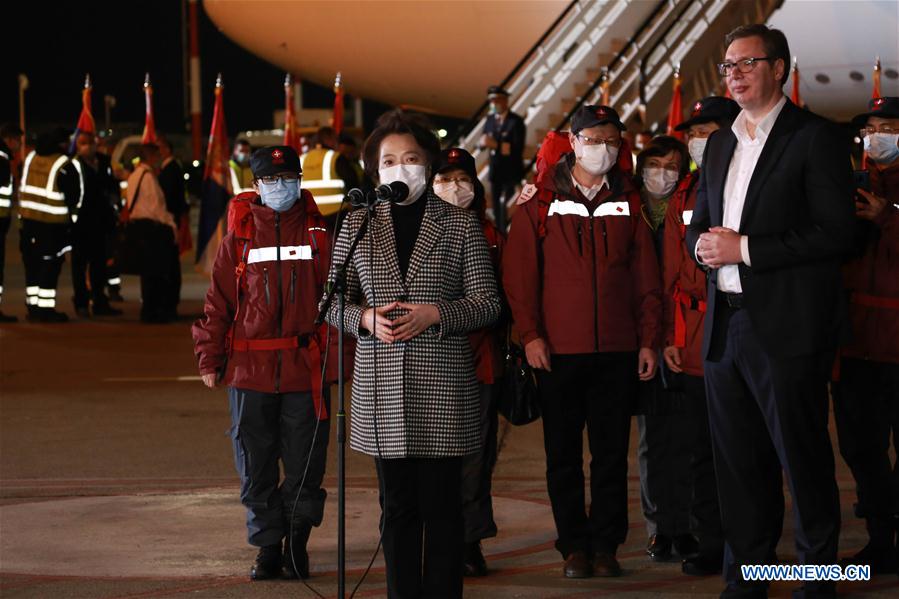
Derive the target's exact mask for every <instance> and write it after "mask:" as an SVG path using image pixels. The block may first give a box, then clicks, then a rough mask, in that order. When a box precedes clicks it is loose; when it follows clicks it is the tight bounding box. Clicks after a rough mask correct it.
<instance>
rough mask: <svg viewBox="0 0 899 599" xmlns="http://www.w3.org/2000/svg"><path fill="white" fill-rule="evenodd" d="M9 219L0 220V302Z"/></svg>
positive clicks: (0, 300)
mask: <svg viewBox="0 0 899 599" xmlns="http://www.w3.org/2000/svg"><path fill="white" fill-rule="evenodd" d="M9 223H10V218H9V217H8V216H5V217H3V218H0V302H2V301H3V273H4V270H5V266H6V234H7V233H8V232H9Z"/></svg>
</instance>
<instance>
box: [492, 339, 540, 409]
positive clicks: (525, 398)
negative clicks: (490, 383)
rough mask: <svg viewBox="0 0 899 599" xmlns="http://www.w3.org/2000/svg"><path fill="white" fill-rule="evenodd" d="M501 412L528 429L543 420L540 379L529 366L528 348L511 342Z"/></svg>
mask: <svg viewBox="0 0 899 599" xmlns="http://www.w3.org/2000/svg"><path fill="white" fill-rule="evenodd" d="M497 409H498V410H499V413H500V414H502V415H503V418H505V419H506V420H508V421H509V423H511V424H513V425H515V426H524V425H525V424H530V423H532V422H534V421H535V420H537V419H538V418H540V400H539V397H538V395H537V378H536V376H535V375H534V371H533V369H532V368H531V366H530V364H528V360H527V357H526V356H525V353H524V349H522V348H521V346H520V345H517V344H515V343H512V342H511V341H508V342H507V344H506V368H505V373H504V374H503V378H502V382H501V388H500V394H499V401H498V402H497Z"/></svg>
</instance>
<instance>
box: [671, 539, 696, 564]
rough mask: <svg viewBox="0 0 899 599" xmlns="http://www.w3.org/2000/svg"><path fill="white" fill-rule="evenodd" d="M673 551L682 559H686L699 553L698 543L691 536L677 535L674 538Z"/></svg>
mask: <svg viewBox="0 0 899 599" xmlns="http://www.w3.org/2000/svg"><path fill="white" fill-rule="evenodd" d="M674 550H675V551H677V554H678V555H679V556H681V557H683V558H688V557H691V556H694V555H696V554H697V553H699V543H698V542H697V541H696V537H694V536H693V535H691V534H685V535H677V536H676V537H674Z"/></svg>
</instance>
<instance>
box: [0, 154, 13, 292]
mask: <svg viewBox="0 0 899 599" xmlns="http://www.w3.org/2000/svg"><path fill="white" fill-rule="evenodd" d="M9 159H10V156H9V154H7V153H6V152H4V151H3V150H0V160H6V161H7V162H9V161H10V160H9ZM11 209H12V165H11V164H10V167H9V181H0V218H8V217H9V211H10V210H11ZM0 293H2V287H0Z"/></svg>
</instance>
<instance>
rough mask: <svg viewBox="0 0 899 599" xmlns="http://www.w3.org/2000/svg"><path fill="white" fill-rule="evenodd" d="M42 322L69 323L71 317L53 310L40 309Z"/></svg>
mask: <svg viewBox="0 0 899 599" xmlns="http://www.w3.org/2000/svg"><path fill="white" fill-rule="evenodd" d="M38 310H40V312H39V314H38V317H39V319H40V322H48V323H61V322H69V316H68V314H66V313H65V312H57V311H56V310H55V309H53V308H38Z"/></svg>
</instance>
